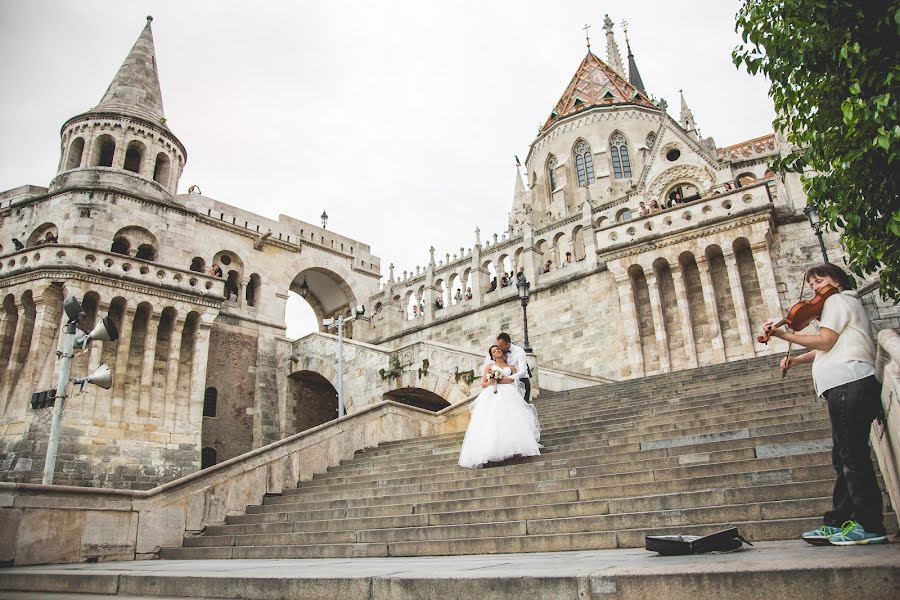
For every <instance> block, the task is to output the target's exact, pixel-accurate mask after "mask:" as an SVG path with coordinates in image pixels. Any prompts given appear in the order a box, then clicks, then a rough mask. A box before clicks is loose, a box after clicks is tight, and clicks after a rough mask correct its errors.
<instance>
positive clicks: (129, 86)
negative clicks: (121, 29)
mask: <svg viewBox="0 0 900 600" xmlns="http://www.w3.org/2000/svg"><path fill="white" fill-rule="evenodd" d="M152 21H153V17H147V24H146V25H144V30H143V31H141V35H139V36H138V39H137V41H136V42H135V43H134V47H132V48H131V52H129V53H128V56H127V57H125V62H123V63H122V66H121V67H119V71H118V72H117V73H116V76H115V77H114V78H113V80H112V83H110V84H109V88H108V89H107V90H106V93H105V94H103V98H102V99H101V100H100V103H99V104H97V106H95V107H94V108H93V109H92V110H91V111H90V112H114V113H120V114H126V115H131V116H135V117H140V118H142V119H146V120H148V121H151V122H153V123H156V124H159V125H163V126H164V125H165V114H164V113H163V102H162V91H161V90H160V88H159V73H158V72H157V70H156V50H155V48H154V46H153V31H151V29H150V23H151V22H152Z"/></svg>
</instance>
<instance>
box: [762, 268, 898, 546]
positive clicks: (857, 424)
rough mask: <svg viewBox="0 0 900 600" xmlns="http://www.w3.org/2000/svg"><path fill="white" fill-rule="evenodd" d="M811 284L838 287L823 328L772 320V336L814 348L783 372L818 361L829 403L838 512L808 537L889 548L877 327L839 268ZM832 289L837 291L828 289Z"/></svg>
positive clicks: (820, 273)
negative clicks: (880, 455) (879, 445)
mask: <svg viewBox="0 0 900 600" xmlns="http://www.w3.org/2000/svg"><path fill="white" fill-rule="evenodd" d="M805 280H806V282H808V283H809V284H810V286H811V287H812V289H813V292H815V293H816V294H817V295H819V294H820V292H822V291H823V290H825V289H826V286H829V285H830V286H833V287H835V288H837V292H839V293H832V295H831V296H829V297H828V298H827V299H826V300H825V301H824V304H822V313H821V316H820V317H819V331H818V333H815V334H799V333H788V332H786V331H784V330H782V329H778V328H776V327H775V326H774V325H773V323H772V322H771V321H769V322H768V323H766V324H765V325H764V326H763V330H764V332H765V335H766V336H775V337H778V338H781V339H783V340H785V341H787V342H789V343H793V344H798V345H800V346H803V347H804V348H808V349H809V352H806V353H805V354H800V355H799V356H790V355H788V356H786V357H785V358H784V359H783V360H782V361H781V368H782V371H783V372H786V371H787V370H789V369H791V368H793V367H795V366H797V365H800V364H804V363H812V376H813V381H814V382H815V386H816V394H817V395H818V396H823V397H824V398H825V401H826V402H827V403H828V416H829V417H830V419H831V431H832V441H833V448H832V451H831V457H832V464H833V465H834V469H835V471H836V472H837V481H836V482H835V485H834V493H833V495H832V509H831V510H830V511H828V512H827V513H825V515H824V519H823V525H822V526H821V527H819V528H818V529H816V530H814V531H808V532H806V533H804V534H802V536H801V537H802V539H803V540H805V541H807V542H809V543H810V544H813V545H834V546H852V545H859V544H886V543H887V542H888V539H887V536H886V534H885V528H884V519H883V514H882V502H881V490H880V489H879V488H878V482H877V480H876V479H875V470H874V469H873V467H872V461H871V459H870V458H869V443H868V442H869V429H870V427H871V424H872V421H873V420H874V419H875V418H880V415H881V410H882V409H881V384H880V383H878V380H877V379H876V378H875V342H874V339H873V335H872V324H871V322H870V321H869V317H868V315H867V314H866V311H865V309H864V308H863V305H862V302H861V301H860V299H859V297H858V296H857V294H856V292H855V291H853V290H852V289H851V288H853V287H855V286H854V285H853V283H852V281H851V279H850V277H849V276H848V275H847V274H846V273H845V272H844V271H843V270H842V269H841V268H840V267H838V266H836V265H833V264H831V263H824V264H821V265H818V266H815V267H813V268H811V269H809V270H808V271H807V272H806V275H805ZM828 291H829V292H831V291H832V290H828Z"/></svg>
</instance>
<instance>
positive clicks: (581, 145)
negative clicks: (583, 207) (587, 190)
mask: <svg viewBox="0 0 900 600" xmlns="http://www.w3.org/2000/svg"><path fill="white" fill-rule="evenodd" d="M575 171H576V172H577V173H578V187H585V186H587V185H590V184H592V183H594V157H593V155H592V154H591V147H590V146H589V145H588V143H587V142H585V141H584V140H582V141H580V142H578V144H577V145H576V146H575Z"/></svg>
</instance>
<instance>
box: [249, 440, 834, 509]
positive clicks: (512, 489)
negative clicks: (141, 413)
mask: <svg viewBox="0 0 900 600" xmlns="http://www.w3.org/2000/svg"><path fill="white" fill-rule="evenodd" d="M830 462H831V453H830V452H827V453H826V452H818V453H813V454H800V455H794V456H778V457H772V458H762V459H757V458H754V459H748V460H736V461H728V462H723V463H707V464H697V465H683V466H676V467H663V468H659V469H645V470H633V471H630V472H618V473H604V472H603V471H602V469H593V468H590V467H589V468H587V469H584V470H582V469H579V470H574V472H569V470H566V469H560V470H557V471H554V472H551V473H547V479H545V480H543V481H538V482H523V483H513V482H512V481H514V479H511V480H507V481H498V480H497V479H495V480H491V481H487V482H484V483H482V484H480V485H471V486H468V487H462V486H458V485H454V484H446V483H436V484H415V485H409V486H399V487H396V488H393V489H358V490H341V491H337V492H315V493H306V494H290V495H287V494H286V495H282V496H269V497H267V498H265V503H264V504H262V505H259V506H252V507H248V509H247V511H248V512H278V511H280V510H281V511H283V510H285V509H284V505H294V506H299V505H301V504H310V503H314V504H323V503H329V502H340V501H347V502H348V506H350V505H353V503H362V504H369V505H381V504H395V503H403V504H406V503H415V502H423V501H431V500H433V499H434V496H440V497H441V498H442V499H447V500H456V499H463V498H477V497H480V496H493V495H502V492H503V491H507V492H508V493H524V494H527V493H532V492H537V491H547V490H550V489H553V490H570V489H579V488H602V487H606V486H610V485H621V484H626V483H648V482H652V481H653V482H660V481H664V480H669V479H684V478H691V477H705V476H713V475H726V474H733V473H741V472H747V473H752V472H757V471H767V470H772V469H791V468H795V467H800V466H812V465H821V464H830ZM551 476H557V477H558V478H557V479H550V477H551Z"/></svg>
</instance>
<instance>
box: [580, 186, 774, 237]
mask: <svg viewBox="0 0 900 600" xmlns="http://www.w3.org/2000/svg"><path fill="white" fill-rule="evenodd" d="M771 205H772V199H771V197H770V196H769V187H768V185H766V183H765V182H760V183H758V184H755V185H752V186H747V187H743V188H738V189H736V190H733V191H731V192H729V193H727V194H717V195H713V196H707V197H706V198H702V199H700V200H695V201H693V202H691V203H689V204H682V205H680V206H676V207H674V208H667V209H666V210H663V211H660V212H655V213H653V214H651V215H648V216H645V217H636V218H634V219H632V220H629V221H624V222H622V223H616V224H615V225H611V226H609V227H605V228H603V229H601V230H599V231H597V232H596V234H597V247H598V248H599V250H598V252H600V253H605V252H607V251H609V250H611V249H613V248H619V247H621V246H623V245H632V244H639V243H642V242H645V241H649V240H650V239H652V238H656V237H659V236H661V235H668V234H670V233H675V232H683V231H687V230H689V229H696V228H697V227H700V226H703V225H704V224H706V223H712V222H716V221H720V220H722V219H725V218H728V217H735V216H738V215H740V214H745V213H750V212H757V211H759V210H764V209H766V208H769V207H771Z"/></svg>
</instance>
